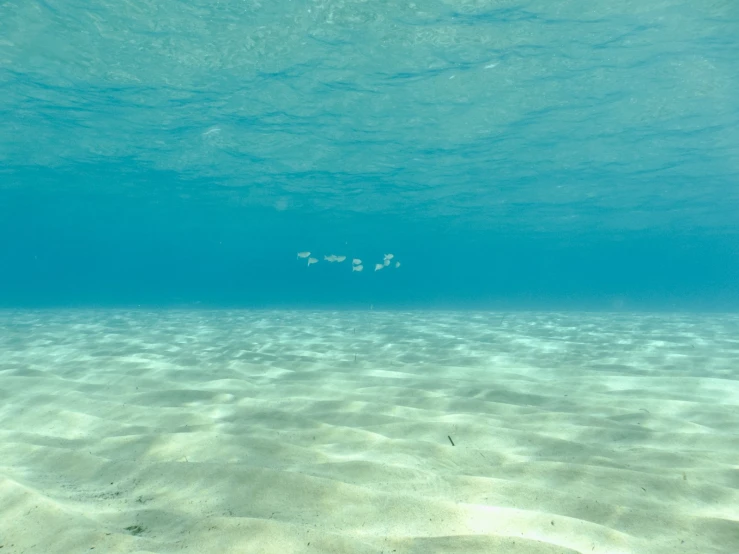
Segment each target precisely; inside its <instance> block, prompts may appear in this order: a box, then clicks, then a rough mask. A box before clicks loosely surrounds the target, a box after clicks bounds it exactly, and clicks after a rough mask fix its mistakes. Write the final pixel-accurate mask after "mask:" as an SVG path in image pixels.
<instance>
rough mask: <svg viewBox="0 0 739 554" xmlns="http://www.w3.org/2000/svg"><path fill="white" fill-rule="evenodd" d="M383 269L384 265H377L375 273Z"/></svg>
mask: <svg viewBox="0 0 739 554" xmlns="http://www.w3.org/2000/svg"><path fill="white" fill-rule="evenodd" d="M383 267H385V266H384V265H383V264H375V271H380V270H381V269H382V268H383Z"/></svg>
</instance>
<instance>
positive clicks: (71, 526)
mask: <svg viewBox="0 0 739 554" xmlns="http://www.w3.org/2000/svg"><path fill="white" fill-rule="evenodd" d="M355 355H356V362H355V361H354V356H355ZM448 437H451V438H452V440H453V441H454V443H455V446H452V445H451V443H450V441H449V438H448ZM0 545H1V546H2V549H0V554H16V553H44V554H52V553H63V554H70V553H81V552H90V551H92V550H91V549H93V548H94V551H95V552H104V553H116V552H121V553H123V552H125V553H133V552H180V551H187V552H191V553H209V554H211V553H213V554H215V553H219V554H223V553H280V554H284V553H294V552H316V553H352V554H353V553H373V554H379V553H381V552H384V553H392V552H396V553H418V554H426V553H443V552H461V553H465V554H467V553H469V554H474V553H477V552H481V553H482V552H485V553H490V552H501V553H503V552H505V553H552V554H554V553H558V554H562V553H568V552H584V553H591V552H592V553H608V554H616V553H627V552H633V553H639V554H650V553H687V552H690V553H700V554H711V553H722V554H725V553H735V552H739V317H737V316H675V315H665V316H648V315H640V316H636V315H618V316H616V315H607V314H604V315H592V314H509V315H504V314H470V313H450V312H438V313H397V312H396V313H376V312H373V313H370V312H361V313H360V312H350V313H329V312H319V313H309V312H197V311H175V312H159V313H153V312H148V313H147V312H123V311H121V312H113V311H57V312H10V311H6V312H0Z"/></svg>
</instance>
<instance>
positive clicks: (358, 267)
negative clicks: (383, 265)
mask: <svg viewBox="0 0 739 554" xmlns="http://www.w3.org/2000/svg"><path fill="white" fill-rule="evenodd" d="M363 269H364V266H363V265H362V264H359V265H353V266H352V271H362V270H363Z"/></svg>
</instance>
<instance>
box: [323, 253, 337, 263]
mask: <svg viewBox="0 0 739 554" xmlns="http://www.w3.org/2000/svg"><path fill="white" fill-rule="evenodd" d="M323 259H324V260H326V261H327V262H335V261H336V256H334V255H333V254H331V255H330V256H324V257H323Z"/></svg>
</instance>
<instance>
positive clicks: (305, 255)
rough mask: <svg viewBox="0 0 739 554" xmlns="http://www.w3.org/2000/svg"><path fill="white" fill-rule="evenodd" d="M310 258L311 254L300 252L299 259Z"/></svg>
mask: <svg viewBox="0 0 739 554" xmlns="http://www.w3.org/2000/svg"><path fill="white" fill-rule="evenodd" d="M308 256H310V252H298V259H300V258H307V257H308Z"/></svg>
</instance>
